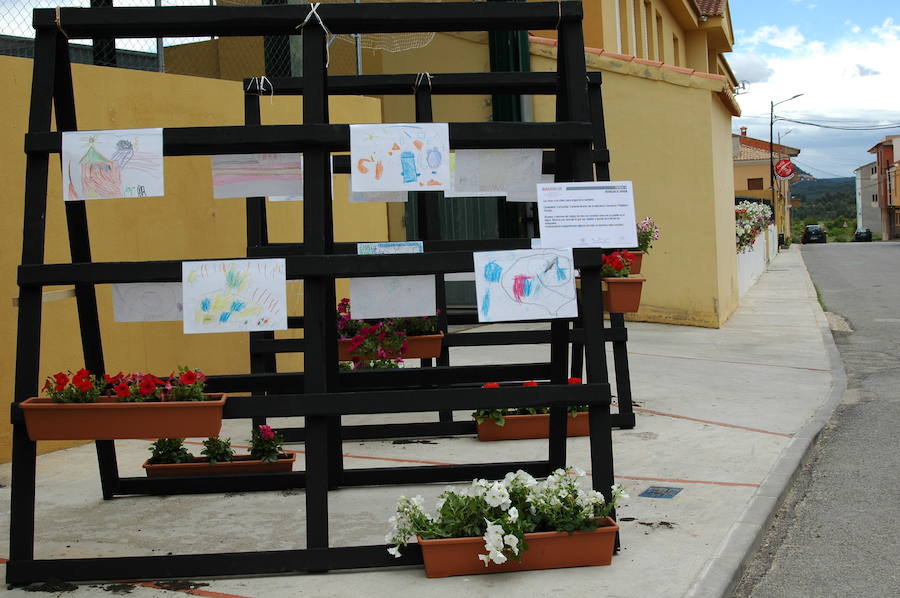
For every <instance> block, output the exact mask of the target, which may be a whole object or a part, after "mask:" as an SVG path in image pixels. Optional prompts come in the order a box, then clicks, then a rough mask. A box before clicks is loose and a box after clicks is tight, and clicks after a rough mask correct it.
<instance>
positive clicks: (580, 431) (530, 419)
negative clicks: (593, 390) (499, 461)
mask: <svg viewBox="0 0 900 598" xmlns="http://www.w3.org/2000/svg"><path fill="white" fill-rule="evenodd" d="M569 384H581V378H569ZM523 386H537V382H534V381H530V382H525V383H524V384H523ZM499 387H500V385H499V384H497V383H496V382H489V383H487V384H485V385H483V386H482V388H499ZM587 409H588V408H587V406H586V405H575V406H572V407H569V412H568V413H567V414H566V436H572V437H574V436H589V435H590V427H589V426H588V413H587ZM472 417H473V418H474V419H475V422H476V423H477V429H478V440H480V441H482V442H491V441H495V440H524V439H529V438H548V437H549V436H550V411H549V409H546V408H537V409H535V408H529V409H490V410H478V411H476V412H475V413H473V414H472Z"/></svg>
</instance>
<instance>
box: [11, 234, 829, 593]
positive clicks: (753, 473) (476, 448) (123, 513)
mask: <svg viewBox="0 0 900 598" xmlns="http://www.w3.org/2000/svg"><path fill="white" fill-rule="evenodd" d="M650 284H652V281H651V282H650ZM538 326H539V325H531V326H529V325H522V326H521V327H522V328H534V327H538ZM493 327H494V328H499V326H498V325H495V326H493ZM628 328H629V335H630V336H629V344H628V348H629V359H630V366H631V379H632V385H633V386H632V391H633V396H634V399H635V402H636V408H635V411H636V413H637V427H636V428H635V429H633V430H625V431H622V430H614V431H613V440H614V444H615V447H614V448H615V463H616V474H617V475H616V478H617V481H618V482H619V483H621V484H623V485H625V486H626V487H627V489H628V493H629V494H630V496H631V498H629V499H628V500H626V501H625V505H624V507H622V508H621V509H620V510H619V517H620V518H626V519H630V518H633V520H623V521H622V522H621V523H620V525H621V541H622V550H621V551H620V553H619V554H618V556H616V557H614V559H613V564H612V566H610V567H597V568H581V569H559V570H552V571H535V572H523V573H509V574H497V575H480V576H471V577H457V578H447V579H438V580H429V579H426V578H425V575H424V572H423V571H422V569H421V568H419V567H413V568H404V569H400V568H398V569H386V570H366V571H354V572H334V573H329V574H321V575H297V576H284V577H257V578H247V579H234V578H233V579H216V580H192V581H195V582H197V581H202V583H206V584H208V586H204V587H201V588H199V589H186V588H189V585H184V584H183V587H182V588H181V589H175V590H166V589H161V587H160V586H159V585H154V584H152V583H147V584H140V585H137V586H135V587H131V586H129V587H125V588H122V590H123V591H124V590H127V591H129V592H130V595H131V596H133V597H135V598H141V597H144V596H175V595H177V594H178V593H181V594H185V593H190V594H193V595H199V596H209V597H220V598H223V597H229V596H234V597H240V596H247V597H250V596H252V597H256V596H266V597H270V596H285V597H287V596H298V595H303V596H316V597H331V596H334V597H343V596H348V595H358V596H400V595H408V596H424V595H427V596H429V598H440V597H444V596H446V597H453V598H456V597H458V596H459V595H460V594H462V593H465V595H467V596H496V595H498V592H500V593H501V594H499V595H502V596H514V595H518V596H549V595H553V594H559V593H563V592H565V593H567V594H569V595H573V596H588V595H593V594H596V593H597V592H602V593H603V594H604V595H607V596H613V597H622V598H631V597H640V596H649V595H666V596H696V597H702V598H709V597H715V596H721V595H723V592H724V591H725V590H726V588H727V587H728V584H730V583H731V581H732V579H733V578H734V576H735V575H737V573H738V567H739V565H740V563H741V561H742V559H744V557H745V556H746V555H747V553H748V552H749V551H750V550H752V548H753V547H754V541H755V539H756V537H757V534H758V532H759V531H760V530H761V529H762V528H763V527H764V526H765V524H766V521H767V518H768V516H769V514H770V513H771V511H772V509H773V507H774V505H775V504H776V502H777V498H778V496H779V495H780V494H781V492H782V490H783V489H784V488H785V487H786V485H787V484H789V483H790V480H791V477H792V475H793V473H794V471H795V469H796V467H797V466H798V464H799V462H800V460H801V459H802V457H803V455H804V453H805V451H806V448H807V447H808V446H809V444H810V442H811V441H812V440H813V438H814V437H815V435H816V434H817V433H818V431H819V430H820V429H821V427H822V425H823V424H824V422H825V420H826V419H827V417H828V416H829V415H830V414H831V411H832V410H833V408H834V406H835V404H836V403H837V401H839V400H840V397H841V394H842V392H843V388H844V377H843V369H842V367H841V365H840V360H839V357H838V355H837V351H836V349H835V347H834V344H833V341H832V340H831V333H830V331H829V329H828V324H827V322H826V320H825V316H824V314H823V313H822V310H821V309H820V307H819V304H818V302H817V300H816V294H815V290H814V289H813V286H812V283H811V282H810V280H809V277H808V275H807V274H806V270H805V268H804V266H803V262H802V258H801V256H800V251H799V247H794V248H792V249H791V250H789V251H787V252H784V253H782V254H780V255H779V256H778V257H777V258H776V259H775V260H774V261H773V262H772V264H771V265H770V268H769V270H768V272H767V273H766V274H764V275H763V277H762V278H761V279H760V281H759V283H758V284H757V285H756V286H755V287H754V288H753V289H752V290H751V291H750V292H749V294H748V295H747V296H746V297H745V300H744V304H743V305H742V306H741V307H740V308H739V309H738V311H737V312H736V313H735V314H734V316H732V318H731V319H730V320H729V322H728V323H727V325H726V326H725V327H723V328H722V329H720V330H711V329H703V328H688V327H680V326H667V325H659V324H643V323H629V324H628ZM481 330H484V328H482V329H481ZM498 349H499V348H497V347H485V348H478V347H474V348H458V349H454V350H453V351H454V353H453V362H454V363H485V362H498V361H500V360H502V361H504V362H523V363H524V362H529V361H531V360H533V359H543V358H545V357H546V355H547V353H548V351H549V348H548V346H541V345H534V346H524V347H519V348H516V349H514V350H507V352H505V353H504V352H502V351H500V350H498ZM614 393H615V390H614ZM466 416H467V414H466V413H462V412H460V413H457V415H456V417H457V418H458V419H460V418H463V417H466ZM360 419H361V418H358V417H357V418H354V417H347V418H345V421H346V422H347V423H353V422H354V420H356V421H360ZM363 419H365V420H366V421H367V422H369V423H371V422H372V421H373V418H371V417H366V418H363ZM434 419H435V416H434V415H433V414H408V415H402V416H390V417H388V416H385V417H383V420H384V421H432V420H434ZM275 421H276V422H277V420H275ZM248 431H249V424H248V423H247V422H244V421H228V422H226V425H225V426H224V428H223V432H222V436H225V437H227V436H230V437H231V438H232V440H233V442H234V443H235V444H244V445H246V443H247V438H246V437H247V435H248ZM568 443H569V444H568V449H569V462H570V464H572V465H575V466H579V467H581V468H585V469H587V468H588V465H589V459H588V441H587V439H585V438H573V439H570V440H569V441H568ZM148 445H149V443H147V442H143V441H124V442H117V448H118V452H119V461H120V473H121V474H122V475H142V472H141V469H140V464H141V463H142V462H143V460H144V459H145V458H146V456H147V455H148V452H147V446H148ZM546 447H547V444H546V441H541V440H523V441H515V442H496V443H490V444H484V443H479V442H478V441H477V440H475V439H474V438H471V437H456V438H439V439H429V440H423V441H419V442H415V443H405V444H394V443H393V442H392V441H389V440H388V441H365V442H362V441H354V442H345V443H344V451H345V463H346V466H347V467H348V468H351V467H380V466H381V467H383V466H386V465H404V464H408V465H421V464H436V463H442V464H443V463H467V462H478V461H485V460H498V461H499V460H526V459H531V458H545V457H546ZM290 448H294V449H298V450H302V446H299V445H297V446H292V447H290ZM191 449H192V450H193V452H195V453H199V447H198V446H197V445H194V446H192V447H191ZM302 457H303V455H302V453H301V454H299V455H298V459H297V461H298V464H297V466H296V467H295V469H301V468H302V467H303V463H302ZM9 471H10V467H9V464H5V465H2V466H0V484H3V486H4V487H3V488H0V508H2V514H0V533H3V534H4V535H5V534H6V533H7V530H8V526H9V521H8V517H9V510H8V504H9V488H8V482H9ZM38 484H39V485H38V494H37V516H36V517H37V522H36V537H37V542H36V550H35V552H36V554H35V556H36V557H37V558H55V557H79V556H80V557H87V556H118V555H154V554H166V553H175V554H185V553H192V552H194V553H197V552H229V551H243V550H253V549H259V550H273V549H288V548H302V547H303V545H304V538H305V521H304V513H303V511H304V497H303V492H302V491H299V490H298V491H285V492H272V493H260V494H252V493H251V494H234V495H230V494H229V495H224V496H221V495H199V496H173V497H167V498H155V497H130V498H120V499H115V500H114V501H110V502H104V501H103V500H102V499H101V498H100V489H99V479H98V476H97V471H96V463H95V458H94V448H93V446H92V445H89V446H84V447H79V448H75V449H71V450H68V451H61V452H57V453H52V454H49V455H45V456H42V457H40V459H39V460H38ZM444 486H445V485H444V484H436V485H428V486H418V487H415V486H413V487H410V486H403V487H401V486H389V487H375V488H348V489H341V490H339V491H335V492H332V493H331V494H330V497H329V503H330V509H331V520H330V529H331V543H332V545H334V546H341V545H353V544H376V543H380V542H382V541H383V537H384V534H385V532H386V529H387V523H386V519H387V518H388V516H389V515H391V514H392V507H393V503H394V499H395V498H396V497H397V496H399V495H401V494H404V495H407V496H410V495H414V494H422V495H423V496H424V497H425V498H426V504H430V503H431V501H432V500H433V498H434V497H435V496H436V495H437V494H439V493H440V492H441V491H442V490H443V488H444ZM649 486H665V487H671V488H681V491H680V492H679V493H678V494H677V495H676V496H675V497H674V498H670V499H660V498H642V497H639V496H638V495H639V494H640V493H641V492H643V491H644V490H645V489H647V488H648V487H649ZM0 550H2V551H5V550H6V544H5V543H3V548H2V549H0ZM2 551H0V557H2V556H6V555H5V554H3V552H2ZM0 573H3V572H2V566H0ZM104 588H109V584H102V585H100V584H97V585H83V586H80V587H78V589H76V590H74V591H71V592H68V593H66V594H65V595H66V596H71V597H73V598H74V597H78V596H109V592H108V591H106V590H105V589H104ZM109 589H111V588H109ZM7 594H8V595H9V596H10V597H14V596H15V597H18V596H26V595H32V596H33V594H26V593H25V592H24V591H23V590H21V589H15V590H11V591H9V592H8V593H7Z"/></svg>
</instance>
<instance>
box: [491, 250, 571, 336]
mask: <svg viewBox="0 0 900 598" xmlns="http://www.w3.org/2000/svg"><path fill="white" fill-rule="evenodd" d="M473 257H474V261H475V293H476V297H477V299H478V321H479V322H508V321H515V320H545V319H549V318H575V317H578V305H577V302H576V300H575V271H574V268H573V264H574V261H573V259H572V250H571V249H518V250H514V251H486V252H479V253H475V254H474V255H473Z"/></svg>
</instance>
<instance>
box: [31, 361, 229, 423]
mask: <svg viewBox="0 0 900 598" xmlns="http://www.w3.org/2000/svg"><path fill="white" fill-rule="evenodd" d="M204 382H205V377H204V376H203V374H202V372H199V371H196V370H188V369H186V368H182V369H181V370H180V371H179V373H178V374H174V373H173V374H172V375H171V376H169V378H168V379H166V380H162V379H160V378H157V377H156V376H154V375H152V374H130V375H127V376H126V375H124V374H121V373H120V374H117V375H116V376H109V375H107V374H104V376H103V378H99V377H97V376H95V375H93V374H91V373H90V372H88V371H87V370H83V369H82V370H79V371H78V372H76V373H75V374H73V375H71V377H69V375H67V374H64V373H62V372H60V373H58V374H55V375H54V376H53V377H51V378H48V380H47V383H46V384H45V385H44V391H45V392H46V393H47V394H48V395H49V397H34V398H30V399H27V400H25V401H22V403H20V405H19V407H20V408H21V410H22V413H23V415H24V418H25V427H26V429H27V430H28V436H29V438H31V440H118V439H127V438H182V437H188V436H191V437H197V436H199V437H203V436H216V435H217V434H218V433H219V430H220V429H221V427H222V410H223V408H224V406H225V399H226V397H225V395H224V394H206V393H203V387H204ZM107 392H110V393H113V394H111V395H107V394H105V393H107Z"/></svg>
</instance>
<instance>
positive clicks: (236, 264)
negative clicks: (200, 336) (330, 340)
mask: <svg viewBox="0 0 900 598" xmlns="http://www.w3.org/2000/svg"><path fill="white" fill-rule="evenodd" d="M181 279H182V293H183V295H182V302H183V305H184V332H185V334H194V333H204V332H254V331H267V330H285V329H286V328H287V287H286V279H285V261H284V259H283V258H277V259H266V260H214V261H205V262H183V263H182V270H181Z"/></svg>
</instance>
